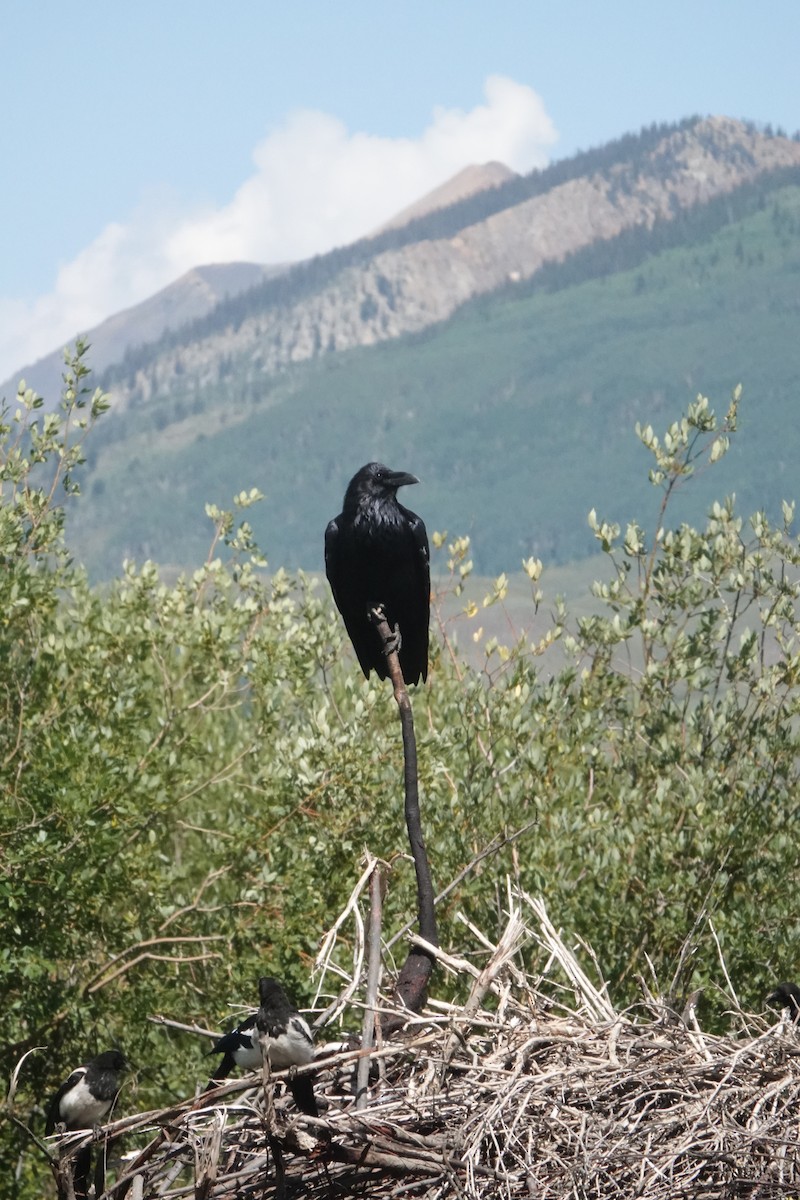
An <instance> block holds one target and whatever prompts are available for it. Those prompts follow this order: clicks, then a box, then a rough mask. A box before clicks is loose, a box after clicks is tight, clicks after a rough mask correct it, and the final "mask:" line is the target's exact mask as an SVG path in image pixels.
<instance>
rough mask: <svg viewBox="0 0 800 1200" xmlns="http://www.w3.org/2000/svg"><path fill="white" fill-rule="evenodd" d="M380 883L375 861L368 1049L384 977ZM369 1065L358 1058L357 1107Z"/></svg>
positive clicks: (371, 892) (364, 1091) (366, 1028)
mask: <svg viewBox="0 0 800 1200" xmlns="http://www.w3.org/2000/svg"><path fill="white" fill-rule="evenodd" d="M381 883H382V880H381V865H380V863H377V862H376V863H375V866H374V867H373V869H372V874H371V875H370V879H369V950H368V959H367V1006H366V1009H365V1012H364V1028H363V1031H362V1034H361V1045H362V1047H363V1048H364V1049H365V1050H366V1049H367V1048H368V1047H369V1046H371V1045H372V1044H373V1037H374V1034H375V1007H376V1004H377V999H378V985H379V983H380V978H381V921H382V914H383V896H382V893H381ZM369 1064H370V1060H369V1058H368V1057H364V1058H360V1059H359V1060H358V1071H357V1072H356V1108H365V1107H366V1104H367V1087H368V1084H369Z"/></svg>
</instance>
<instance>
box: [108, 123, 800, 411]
mask: <svg viewBox="0 0 800 1200" xmlns="http://www.w3.org/2000/svg"><path fill="white" fill-rule="evenodd" d="M794 165H800V144H798V143H797V142H795V141H792V140H790V139H789V138H786V137H773V136H768V135H766V134H764V133H761V132H759V131H757V130H756V129H754V128H753V127H751V126H747V125H745V124H744V123H742V122H740V121H736V120H733V119H731V118H727V117H710V118H707V119H703V120H700V119H698V120H696V121H695V122H693V123H689V124H687V125H684V126H682V127H681V128H679V129H676V130H675V131H674V132H671V133H668V134H667V135H666V136H664V137H663V138H662V139H661V140H659V141H658V142H657V143H656V145H655V146H654V147H653V148H652V149H650V150H649V151H648V152H647V153H645V154H644V155H642V156H640V157H639V158H638V159H636V160H633V159H629V160H624V159H623V160H622V161H619V162H617V163H616V164H614V165H612V166H611V167H609V168H608V169H605V170H597V171H595V172H593V173H591V174H587V175H582V176H578V177H576V178H570V179H567V180H566V181H565V182H563V183H561V184H559V185H557V186H554V187H552V188H551V189H550V190H548V191H546V192H545V193H544V194H541V195H535V196H533V197H531V198H530V199H527V200H524V201H522V202H521V203H518V204H514V205H512V206H511V207H506V208H503V209H502V210H501V211H498V212H494V213H492V214H491V215H489V216H488V217H487V218H486V219H485V220H480V221H477V222H475V223H474V224H472V225H469V226H468V227H466V228H463V229H462V230H461V231H460V232H459V233H458V234H457V235H455V236H452V237H444V238H438V239H436V238H433V239H425V240H420V241H417V242H413V243H411V244H409V245H405V246H402V247H400V248H399V249H388V250H384V251H382V252H379V253H377V254H375V255H374V256H373V257H372V258H371V259H369V260H368V261H367V262H366V263H363V264H360V265H355V266H346V267H344V269H342V270H341V271H340V272H339V273H338V274H337V275H336V276H335V278H333V279H332V280H331V281H329V282H328V283H326V284H325V285H323V286H321V287H320V288H319V289H318V290H317V291H316V292H314V293H313V294H311V295H308V296H304V297H303V298H302V299H301V300H299V301H297V302H295V303H290V304H288V305H286V306H280V305H272V306H271V307H269V308H268V309H265V310H264V311H254V312H252V314H251V315H248V316H246V317H245V318H244V319H243V320H241V321H240V322H239V323H238V325H237V326H234V325H229V326H227V327H225V328H224V329H222V330H220V331H218V332H216V333H213V334H211V335H207V336H204V337H202V338H199V339H197V340H191V339H187V340H186V341H185V342H184V343H183V344H181V345H178V346H174V347H170V348H166V349H165V350H164V351H163V352H162V353H160V354H159V355H158V357H157V358H156V359H155V360H154V361H152V362H150V363H149V364H148V365H147V366H146V367H144V368H141V369H139V370H138V371H136V372H135V373H132V374H131V376H130V377H129V378H128V379H127V380H117V381H116V382H115V386H114V393H115V396H116V398H117V399H118V400H119V401H121V402H122V403H123V404H127V403H130V402H134V403H135V402H139V401H147V400H148V399H150V398H151V397H152V396H153V395H156V394H157V395H165V394H168V393H169V392H170V391H171V389H173V388H174V387H175V386H176V383H177V382H178V378H179V377H180V386H181V387H185V386H186V384H187V381H188V380H189V379H192V380H194V381H196V384H197V386H204V385H208V384H209V383H212V382H213V381H214V379H215V377H216V376H217V373H218V371H219V364H220V362H221V360H222V359H223V358H225V359H227V360H228V361H229V362H230V360H231V359H236V360H238V362H239V366H240V367H241V366H242V364H246V368H247V371H248V373H249V375H250V377H251V378H253V377H258V376H268V375H270V374H272V373H274V372H275V371H278V370H280V369H281V368H282V367H284V366H286V365H289V364H292V363H298V362H303V361H306V360H308V359H311V358H314V357H317V356H319V355H323V354H327V353H332V352H337V351H342V350H347V349H352V348H354V347H357V346H372V345H375V344H377V343H379V342H382V341H386V340H389V339H393V338H397V337H400V336H402V335H404V334H409V333H418V332H420V331H422V330H425V329H426V328H428V327H430V326H431V325H433V324H436V323H438V322H441V321H444V320H446V319H447V318H448V317H449V316H451V315H452V313H453V312H455V310H456V309H457V308H459V307H460V306H461V305H463V304H464V303H466V302H467V301H469V300H471V299H473V298H474V297H476V296H479V295H481V294H485V293H488V292H491V291H494V290H496V289H497V288H499V287H501V286H503V285H504V284H507V283H508V282H509V281H510V282H517V281H522V280H526V279H529V278H530V277H531V276H533V275H534V274H535V273H536V271H538V270H539V269H540V268H541V267H542V266H543V265H544V264H546V263H548V262H554V261H555V262H557V261H560V260H562V259H564V258H565V257H566V256H568V255H570V254H572V253H574V252H576V251H578V250H580V249H581V248H583V247H586V246H588V245H590V244H591V243H593V242H595V241H598V240H606V239H611V238H614V237H615V236H617V235H618V234H619V233H621V232H623V231H624V230H626V229H630V228H632V227H634V226H637V225H644V226H647V227H651V226H652V225H653V223H654V222H655V221H656V220H658V219H669V218H670V217H671V216H674V215H675V214H676V213H677V212H680V211H681V210H683V209H685V208H687V207H690V206H693V205H695V204H698V203H702V202H704V201H707V200H710V199H712V198H713V197H715V196H718V195H720V194H724V193H725V192H727V191H730V190H732V189H734V188H736V187H737V186H739V185H741V184H742V183H745V182H746V181H748V180H752V179H754V178H756V177H757V176H758V175H760V174H762V173H764V172H769V171H774V170H778V169H780V168H783V167H788V166H794Z"/></svg>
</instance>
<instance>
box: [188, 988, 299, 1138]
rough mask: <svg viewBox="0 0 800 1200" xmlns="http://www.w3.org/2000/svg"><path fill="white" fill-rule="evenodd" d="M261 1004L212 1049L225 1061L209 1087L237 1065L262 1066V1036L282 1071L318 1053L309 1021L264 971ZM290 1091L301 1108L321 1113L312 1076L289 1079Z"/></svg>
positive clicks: (270, 1055) (226, 1075) (253, 1068)
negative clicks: (315, 1049) (315, 1052)
mask: <svg viewBox="0 0 800 1200" xmlns="http://www.w3.org/2000/svg"><path fill="white" fill-rule="evenodd" d="M258 994H259V1000H260V1006H259V1008H258V1011H257V1012H254V1013H252V1014H251V1015H250V1016H249V1017H246V1018H245V1020H244V1021H242V1022H241V1023H240V1024H239V1025H237V1026H236V1028H235V1029H232V1030H231V1031H230V1033H226V1034H223V1036H222V1037H221V1038H219V1039H218V1041H216V1042H215V1043H214V1045H213V1047H212V1048H211V1050H210V1051H209V1053H210V1054H222V1056H223V1057H222V1061H221V1062H220V1064H219V1067H218V1068H217V1070H216V1071H215V1072H214V1075H213V1077H212V1079H211V1080H210V1081H209V1084H208V1086H209V1088H211V1087H215V1086H216V1084H217V1083H219V1082H220V1080H222V1079H226V1078H227V1077H228V1075H229V1074H230V1073H231V1071H232V1070H233V1068H234V1067H235V1066H238V1067H242V1068H243V1069H244V1070H246V1071H254V1070H256V1069H257V1068H258V1067H260V1066H261V1064H262V1062H263V1059H262V1054H261V1044H262V1043H261V1039H262V1037H263V1038H265V1039H266V1047H267V1054H268V1055H269V1061H270V1065H271V1066H273V1067H274V1068H275V1069H276V1070H278V1071H282V1070H284V1069H285V1068H287V1067H299V1066H304V1065H305V1064H306V1063H309V1062H311V1060H312V1059H313V1057H314V1039H313V1037H312V1034H311V1030H310V1029H309V1027H308V1022H307V1021H306V1020H305V1018H304V1017H302V1016H301V1015H300V1013H299V1012H298V1010H297V1009H296V1008H295V1006H294V1004H292V1002H291V1000H290V999H289V997H288V996H287V995H286V992H285V991H284V989H283V987H282V986H281V984H280V983H278V981H277V979H272V978H270V977H269V976H267V975H264V976H262V977H261V979H259V981H258ZM288 1086H289V1091H290V1092H291V1093H292V1096H293V1097H294V1102H295V1104H296V1105H297V1107H298V1108H299V1109H300V1111H301V1112H304V1113H307V1114H308V1115H309V1116H312V1117H316V1116H317V1115H318V1109H317V1100H316V1097H315V1095H314V1085H313V1082H312V1080H311V1077H310V1076H308V1075H301V1076H299V1077H298V1078H297V1079H290V1080H289V1081H288Z"/></svg>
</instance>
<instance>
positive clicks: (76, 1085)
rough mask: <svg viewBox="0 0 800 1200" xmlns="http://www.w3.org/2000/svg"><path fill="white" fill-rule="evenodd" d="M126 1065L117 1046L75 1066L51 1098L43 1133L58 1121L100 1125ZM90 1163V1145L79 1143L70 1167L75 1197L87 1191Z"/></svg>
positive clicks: (69, 1126) (85, 1126) (76, 1125)
mask: <svg viewBox="0 0 800 1200" xmlns="http://www.w3.org/2000/svg"><path fill="white" fill-rule="evenodd" d="M127 1065H128V1064H127V1062H126V1061H125V1057H124V1055H122V1054H121V1053H120V1051H119V1050H104V1051H103V1053H102V1054H98V1055H97V1057H96V1058H93V1059H91V1060H90V1061H89V1062H88V1063H87V1064H86V1066H85V1067H77V1068H76V1069H75V1070H74V1071H73V1072H72V1074H71V1075H70V1077H69V1079H66V1080H65V1081H64V1083H62V1085H61V1087H60V1088H59V1089H58V1091H57V1092H56V1094H55V1095H54V1096H53V1098H52V1100H51V1101H50V1107H49V1108H48V1110H47V1120H46V1122H45V1130H44V1131H45V1133H46V1134H51V1133H54V1132H55V1130H56V1126H58V1125H63V1126H64V1127H65V1129H68V1130H71V1129H92V1128H93V1127H94V1126H95V1125H99V1124H100V1123H101V1121H102V1120H103V1119H104V1118H105V1117H107V1116H108V1114H109V1113H110V1112H111V1108H112V1105H113V1104H114V1101H115V1100H116V1098H117V1095H118V1094H119V1089H120V1087H121V1086H122V1074H123V1072H124V1071H125V1068H126V1067H127ZM101 1162H102V1163H103V1166H102V1168H101V1169H102V1170H104V1169H105V1166H104V1162H105V1160H104V1158H102V1159H101ZM90 1165H91V1149H90V1147H89V1146H81V1148H80V1149H79V1150H78V1151H77V1152H76V1154H75V1162H74V1165H73V1170H72V1187H73V1191H74V1193H75V1197H76V1200H81V1197H84V1196H87V1195H88V1193H89V1168H90Z"/></svg>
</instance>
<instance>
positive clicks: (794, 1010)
mask: <svg viewBox="0 0 800 1200" xmlns="http://www.w3.org/2000/svg"><path fill="white" fill-rule="evenodd" d="M767 1004H780V1006H781V1008H782V1009H783V1008H788V1010H789V1017H790V1019H791V1020H792V1021H794V1022H795V1023H800V987H798V986H797V984H796V983H787V982H784V983H779V984H778V986H777V987H776V988H775V991H774V992H770V994H769V995H768V996H767Z"/></svg>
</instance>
